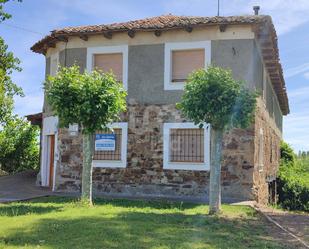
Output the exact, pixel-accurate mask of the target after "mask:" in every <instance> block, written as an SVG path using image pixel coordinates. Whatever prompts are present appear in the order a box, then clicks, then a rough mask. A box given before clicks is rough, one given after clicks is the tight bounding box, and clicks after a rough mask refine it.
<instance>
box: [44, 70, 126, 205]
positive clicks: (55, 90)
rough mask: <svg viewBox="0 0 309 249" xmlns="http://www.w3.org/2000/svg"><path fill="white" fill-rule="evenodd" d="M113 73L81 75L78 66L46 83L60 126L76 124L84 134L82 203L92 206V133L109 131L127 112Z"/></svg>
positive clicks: (121, 90) (124, 98)
mask: <svg viewBox="0 0 309 249" xmlns="http://www.w3.org/2000/svg"><path fill="white" fill-rule="evenodd" d="M122 86H123V84H122V83H120V82H117V80H116V79H115V76H114V75H113V74H112V73H104V74H103V73H101V72H99V71H92V72H91V73H88V72H85V73H80V70H79V67H78V66H76V65H75V66H72V67H69V68H65V67H63V68H60V69H59V72H58V73H57V75H56V76H55V77H51V76H50V77H49V78H48V81H47V82H46V83H45V90H46V96H47V101H48V102H49V104H50V105H51V107H52V109H53V110H54V111H55V115H57V116H58V117H59V120H60V126H62V127H63V126H64V127H68V125H69V124H73V123H76V124H78V125H79V126H80V127H81V130H82V134H83V172H82V200H83V201H87V202H89V203H92V167H91V164H92V154H93V134H94V133H95V131H96V130H102V129H106V128H107V126H108V124H109V123H111V122H115V120H117V119H119V114H120V113H121V112H124V111H125V110H126V92H125V90H124V89H123V87H122Z"/></svg>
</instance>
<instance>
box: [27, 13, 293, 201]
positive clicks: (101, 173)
mask: <svg viewBox="0 0 309 249" xmlns="http://www.w3.org/2000/svg"><path fill="white" fill-rule="evenodd" d="M31 49H32V51H34V52H36V53H40V54H43V55H44V56H45V58H46V75H54V74H55V73H56V71H57V65H58V64H60V65H62V66H71V65H73V64H74V63H77V64H78V65H79V66H80V68H81V70H92V69H93V68H94V67H96V68H100V69H102V70H105V71H109V70H112V71H113V72H114V74H115V75H116V77H117V78H118V79H119V80H121V81H122V82H123V84H124V87H125V89H126V90H127V92H128V97H127V108H128V110H127V112H126V113H123V114H122V115H121V119H120V121H117V122H115V123H113V124H111V127H113V128H114V133H113V134H109V135H107V134H103V133H104V132H102V131H98V132H97V134H98V136H96V139H95V141H94V143H96V150H95V151H94V157H93V188H94V193H95V194H96V195H102V196H108V195H109V196H123V197H127V196H134V197H166V198H179V199H184V200H186V199H188V200H193V199H195V200H207V197H208V184H209V150H210V146H211V144H210V139H209V137H210V136H211V128H210V126H209V125H206V126H205V127H204V128H203V129H198V128H197V127H196V126H194V124H193V123H192V122H190V120H186V119H185V118H184V117H182V116H181V113H180V112H179V111H178V110H177V109H176V108H175V104H176V103H177V102H179V101H180V99H181V95H182V93H183V87H184V84H185V81H186V78H187V76H188V73H189V72H191V71H192V70H195V69H198V68H204V67H205V68H207V66H208V65H209V64H213V65H217V66H221V67H225V68H230V69H231V70H232V73H233V76H234V77H235V78H236V79H239V80H243V81H245V82H246V84H247V86H248V87H249V88H250V89H256V90H258V91H259V92H260V93H261V95H260V97H259V98H258V102H257V110H256V117H255V122H254V124H253V125H252V126H251V128H249V129H246V130H242V129H234V130H232V131H230V132H228V133H227V134H225V136H224V141H223V149H224V151H223V165H222V198H223V200H225V201H233V200H257V201H259V202H262V203H266V202H268V200H269V199H270V198H272V197H273V188H272V187H273V186H274V180H275V179H276V174H277V170H278V166H279V157H280V154H279V143H280V140H281V138H282V116H283V115H287V114H288V113H289V105H288V98H287V93H286V88H285V82H284V78H283V73H282V67H281V64H280V62H279V52H278V44H277V36H276V31H275V28H274V25H273V23H272V20H271V17H269V16H260V15H254V16H231V17H186V16H173V15H164V16H159V17H153V18H146V19H143V20H137V21H130V22H125V23H114V24H110V25H93V26H82V27H69V28H63V29H58V30H54V31H52V32H51V34H49V35H48V36H46V37H45V38H43V39H42V40H40V41H38V42H37V43H36V44H34V45H33V47H32V48H31ZM41 143H42V148H41V171H40V182H41V185H42V186H49V187H50V188H52V190H53V191H61V192H80V191H81V180H82V179H81V171H82V156H83V155H82V136H81V134H80V131H79V127H78V126H76V125H71V126H70V127H68V128H60V127H58V119H57V117H55V116H54V115H53V112H52V110H51V109H50V107H49V106H48V104H47V103H46V101H45V102H44V106H43V125H42V141H41ZM100 146H101V147H100ZM102 147H104V148H103V149H102Z"/></svg>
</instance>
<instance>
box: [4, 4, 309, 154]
mask: <svg viewBox="0 0 309 249" xmlns="http://www.w3.org/2000/svg"><path fill="white" fill-rule="evenodd" d="M220 1H221V9H220V14H221V15H243V14H252V13H253V11H252V6H253V5H260V6H261V11H260V13H261V14H268V15H271V16H272V17H273V21H274V23H275V27H276V29H277V32H278V34H279V48H280V58H281V63H282V65H283V68H284V75H285V80H286V84H287V89H288V96H289V100H290V109H291V114H289V115H288V116H287V117H285V118H284V123H283V126H284V139H285V140H286V141H287V142H288V143H290V144H291V145H292V146H293V147H294V149H296V150H309V100H308V99H309V28H308V27H309V0H271V1H270V0H220ZM216 6H217V1H216V0H156V1H154V0H111V1H110V0H104V1H103V0H61V1H60V0H44V1H42V0H23V2H22V3H16V2H12V3H9V4H7V6H6V10H7V11H8V12H10V13H11V14H13V18H12V19H11V20H8V21H6V22H5V23H4V24H0V36H2V37H3V38H4V39H5V41H6V43H7V44H8V45H9V49H10V50H11V51H13V52H14V54H15V56H17V57H19V58H20V60H21V61H22V64H21V66H22V68H23V71H22V72H21V73H16V74H14V75H13V78H14V81H15V82H16V83H17V84H18V85H20V86H21V87H22V88H23V89H24V92H25V94H26V97H24V98H16V103H15V105H16V108H15V111H16V113H18V114H20V115H25V114H30V113H36V112H40V111H41V109H42V102H43V92H42V82H43V80H44V70H45V69H44V66H45V62H44V57H43V56H42V55H38V54H34V53H32V52H31V51H30V47H31V45H33V44H34V43H35V42H36V41H38V40H39V39H41V38H42V37H43V36H44V35H46V34H48V32H49V31H51V30H53V29H56V28H61V27H65V26H76V25H89V24H102V23H112V22H119V21H127V20H134V19H139V18H144V17H150V16H157V15H162V14H169V13H172V14H176V15H199V16H213V15H216V13H217V10H216ZM16 26H17V27H21V28H23V29H24V30H22V29H20V28H19V29H17V28H14V27H16ZM30 31H32V32H30Z"/></svg>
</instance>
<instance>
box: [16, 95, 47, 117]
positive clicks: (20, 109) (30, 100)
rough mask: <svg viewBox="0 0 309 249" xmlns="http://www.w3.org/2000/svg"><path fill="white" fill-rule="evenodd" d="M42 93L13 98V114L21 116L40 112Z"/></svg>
mask: <svg viewBox="0 0 309 249" xmlns="http://www.w3.org/2000/svg"><path fill="white" fill-rule="evenodd" d="M43 100H44V97H43V93H42V92H40V93H36V94H32V95H31V94H28V95H26V96H25V97H23V98H21V97H16V98H15V113H16V114H18V115H21V116H24V115H28V114H33V113H38V112H41V111H42V106H43Z"/></svg>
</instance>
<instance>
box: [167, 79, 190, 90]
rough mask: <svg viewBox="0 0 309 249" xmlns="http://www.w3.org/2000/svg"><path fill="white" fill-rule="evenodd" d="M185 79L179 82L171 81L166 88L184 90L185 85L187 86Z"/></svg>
mask: <svg viewBox="0 0 309 249" xmlns="http://www.w3.org/2000/svg"><path fill="white" fill-rule="evenodd" d="M185 83H186V82H185V81H183V82H182V81H179V82H172V81H171V82H169V83H168V84H167V85H166V86H165V88H164V90H183V89H184V87H185Z"/></svg>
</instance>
